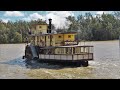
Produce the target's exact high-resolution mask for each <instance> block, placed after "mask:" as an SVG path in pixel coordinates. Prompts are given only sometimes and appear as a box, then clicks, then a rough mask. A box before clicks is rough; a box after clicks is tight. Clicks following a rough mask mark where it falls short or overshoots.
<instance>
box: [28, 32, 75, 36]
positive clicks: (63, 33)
mask: <svg viewBox="0 0 120 90" xmlns="http://www.w3.org/2000/svg"><path fill="white" fill-rule="evenodd" d="M57 34H77V32H65V33H46V34H31V35H29V36H44V35H57Z"/></svg>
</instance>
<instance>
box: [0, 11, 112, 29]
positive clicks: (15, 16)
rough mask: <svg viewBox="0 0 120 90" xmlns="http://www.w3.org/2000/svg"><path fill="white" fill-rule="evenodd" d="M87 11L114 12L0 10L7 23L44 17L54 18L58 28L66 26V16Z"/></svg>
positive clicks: (46, 18) (0, 17)
mask: <svg viewBox="0 0 120 90" xmlns="http://www.w3.org/2000/svg"><path fill="white" fill-rule="evenodd" d="M86 12H90V13H91V14H93V15H94V16H95V15H96V14H100V15H101V14H103V12H104V13H112V12H113V11H0V19H1V20H2V21H3V22H5V23H7V22H8V21H13V22H15V21H17V20H25V21H30V20H37V19H42V20H46V21H47V23H48V19H49V18H51V19H52V23H53V24H54V25H55V27H56V28H59V27H60V28H61V27H66V23H68V22H67V21H66V17H68V16H75V17H77V16H78V15H84V14H85V13H86Z"/></svg>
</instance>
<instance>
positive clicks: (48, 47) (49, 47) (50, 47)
mask: <svg viewBox="0 0 120 90" xmlns="http://www.w3.org/2000/svg"><path fill="white" fill-rule="evenodd" d="M66 47H93V46H92V45H82V46H81V45H68V46H47V47H43V48H41V49H52V48H66Z"/></svg>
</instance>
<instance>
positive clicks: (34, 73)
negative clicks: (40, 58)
mask: <svg viewBox="0 0 120 90" xmlns="http://www.w3.org/2000/svg"><path fill="white" fill-rule="evenodd" d="M80 44H86V45H93V46H94V61H89V66H88V67H63V66H59V65H50V64H47V63H38V62H37V61H31V62H26V60H25V59H22V56H23V55H24V50H25V44H0V79H120V49H119V41H117V40H115V41H94V42H85V43H80Z"/></svg>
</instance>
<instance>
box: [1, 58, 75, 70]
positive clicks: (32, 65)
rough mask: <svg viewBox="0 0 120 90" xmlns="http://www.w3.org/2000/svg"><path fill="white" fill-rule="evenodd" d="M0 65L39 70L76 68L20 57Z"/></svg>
mask: <svg viewBox="0 0 120 90" xmlns="http://www.w3.org/2000/svg"><path fill="white" fill-rule="evenodd" d="M0 64H8V65H18V66H21V67H26V68H29V69H40V68H46V69H63V68H75V67H76V66H66V65H58V64H53V63H52V64H51V63H44V62H38V61H37V60H28V59H22V58H21V57H20V58H16V59H13V60H9V61H6V62H0Z"/></svg>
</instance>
